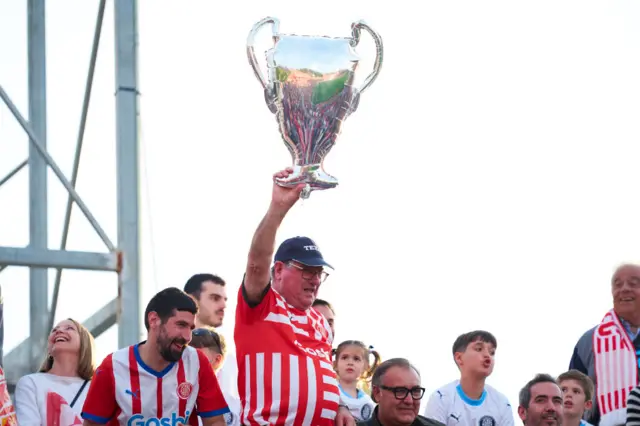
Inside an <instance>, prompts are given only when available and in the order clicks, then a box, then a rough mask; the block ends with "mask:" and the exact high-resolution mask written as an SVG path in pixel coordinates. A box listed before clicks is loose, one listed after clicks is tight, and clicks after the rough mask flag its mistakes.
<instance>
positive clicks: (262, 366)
mask: <svg viewBox="0 0 640 426" xmlns="http://www.w3.org/2000/svg"><path fill="white" fill-rule="evenodd" d="M292 173H293V169H292V168H289V169H286V170H283V171H281V172H279V173H276V174H275V175H274V178H275V179H286V178H288V177H289V176H291V174H292ZM304 187H305V184H304V183H300V184H298V186H296V187H293V188H289V187H284V186H281V185H279V184H277V183H274V185H273V195H272V199H271V204H270V206H269V209H268V211H267V214H266V215H265V217H264V218H263V219H262V221H261V222H260V225H259V226H258V229H257V230H256V232H255V235H254V237H253V241H252V243H251V249H250V251H249V256H248V261H247V269H246V273H245V276H244V281H243V283H242V286H241V288H240V291H239V293H238V304H237V308H236V321H235V342H236V353H237V359H238V390H239V393H240V398H241V400H242V405H243V406H242V413H241V421H242V424H244V425H313V426H325V425H326V426H329V425H331V426H333V425H334V424H336V425H341V426H342V425H345V426H346V425H355V421H354V419H353V418H352V417H351V415H350V414H349V411H348V409H346V407H339V405H340V392H339V389H338V382H337V380H336V373H335V371H334V370H333V366H332V364H331V355H330V354H331V341H332V338H333V336H332V333H331V328H330V327H329V324H328V322H327V321H326V319H325V318H324V317H323V316H322V315H321V314H319V313H318V312H316V311H315V310H312V309H310V308H311V305H312V304H313V301H314V300H315V298H316V296H317V294H318V289H319V288H320V284H321V283H322V281H324V279H326V277H327V275H328V274H327V272H326V271H325V268H326V267H330V266H329V264H328V263H327V262H326V261H325V260H324V258H323V256H322V254H321V252H320V250H318V247H317V246H316V245H315V243H314V242H313V241H312V240H310V239H309V238H306V237H296V238H291V239H289V240H286V241H285V242H283V243H282V245H281V246H280V248H279V249H278V251H277V252H276V254H275V258H274V264H273V268H271V259H272V257H273V252H274V245H275V238H276V232H277V230H278V228H279V227H280V224H281V223H282V221H283V219H284V217H285V216H286V214H287V212H288V211H289V209H291V207H293V205H294V204H295V203H296V201H297V200H298V199H299V198H300V192H301V191H302V190H303V189H304Z"/></svg>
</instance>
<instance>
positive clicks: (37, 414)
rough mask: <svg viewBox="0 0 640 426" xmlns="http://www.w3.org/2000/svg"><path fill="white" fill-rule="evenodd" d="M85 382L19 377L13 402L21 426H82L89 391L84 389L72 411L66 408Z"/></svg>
mask: <svg viewBox="0 0 640 426" xmlns="http://www.w3.org/2000/svg"><path fill="white" fill-rule="evenodd" d="M83 383H84V379H81V378H80V377H63V376H56V375H54V374H49V373H34V374H29V375H27V376H24V377H22V378H21V379H20V380H19V381H18V383H17V384H16V392H15V401H16V414H17V416H18V424H19V425H20V426H40V425H48V424H59V425H60V426H71V425H77V424H82V420H81V419H80V412H81V411H82V405H83V404H84V400H85V398H86V397H87V392H88V391H89V384H90V383H87V385H86V386H85V387H84V389H83V390H82V393H81V394H80V395H79V396H78V399H77V400H76V402H75V404H74V405H73V407H70V406H69V404H71V402H72V401H73V399H74V398H75V396H76V394H77V393H78V391H79V390H80V388H81V387H82V384H83Z"/></svg>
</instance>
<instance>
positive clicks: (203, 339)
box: [191, 328, 224, 355]
mask: <svg viewBox="0 0 640 426" xmlns="http://www.w3.org/2000/svg"><path fill="white" fill-rule="evenodd" d="M191 335H192V336H193V337H197V338H198V339H197V341H196V342H193V340H192V341H191V343H192V344H191V346H193V347H196V348H209V349H213V350H214V351H216V352H217V353H219V354H221V355H224V354H223V353H222V343H220V335H219V334H218V333H216V332H215V331H213V330H209V329H208V328H196V329H195V330H193V331H192V332H191ZM193 343H195V344H193Z"/></svg>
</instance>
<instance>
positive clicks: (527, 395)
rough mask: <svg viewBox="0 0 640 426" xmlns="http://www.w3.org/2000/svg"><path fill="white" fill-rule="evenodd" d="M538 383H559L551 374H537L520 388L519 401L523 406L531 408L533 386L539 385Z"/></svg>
mask: <svg viewBox="0 0 640 426" xmlns="http://www.w3.org/2000/svg"><path fill="white" fill-rule="evenodd" d="M538 383H553V384H554V385H556V386H557V385H558V383H557V382H556V379H555V378H554V377H553V376H552V375H550V374H544V373H541V374H536V376H535V377H534V378H533V379H531V380H529V382H527V384H526V385H524V387H523V388H522V389H520V395H519V401H518V403H519V404H520V406H521V407H523V408H529V402H530V401H531V388H532V387H534V386H535V385H537V384H538Z"/></svg>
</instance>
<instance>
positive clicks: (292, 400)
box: [235, 283, 340, 426]
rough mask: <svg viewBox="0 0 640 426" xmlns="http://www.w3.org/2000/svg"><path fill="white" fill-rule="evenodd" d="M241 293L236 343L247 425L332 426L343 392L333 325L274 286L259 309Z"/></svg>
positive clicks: (243, 413)
mask: <svg viewBox="0 0 640 426" xmlns="http://www.w3.org/2000/svg"><path fill="white" fill-rule="evenodd" d="M243 292H244V283H243V285H242V286H241V287H240V291H239V293H238V305H237V308H236V323H235V343H236V354H237V359H238V391H239V393H240V399H241V403H242V413H241V422H242V424H243V425H285V424H286V425H305V426H311V425H313V426H325V425H327V426H328V425H333V424H334V419H335V417H336V414H337V412H338V405H339V401H340V391H339V389H338V381H337V378H336V373H335V371H334V370H333V366H332V365H331V341H332V339H333V336H332V335H331V329H330V328H329V323H328V322H327V320H326V319H325V317H324V316H322V315H321V314H320V313H318V312H317V311H316V310H315V309H313V308H311V309H308V310H306V311H301V310H299V309H296V308H294V307H293V306H291V305H289V304H288V303H287V302H285V300H284V298H283V297H282V296H281V295H280V294H278V293H277V292H276V291H274V290H273V289H272V288H271V287H269V289H268V290H267V291H266V294H265V296H264V298H263V299H262V301H261V302H260V303H259V304H258V305H257V306H253V307H252V306H250V305H249V304H248V303H247V301H246V299H245V297H244V294H243Z"/></svg>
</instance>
